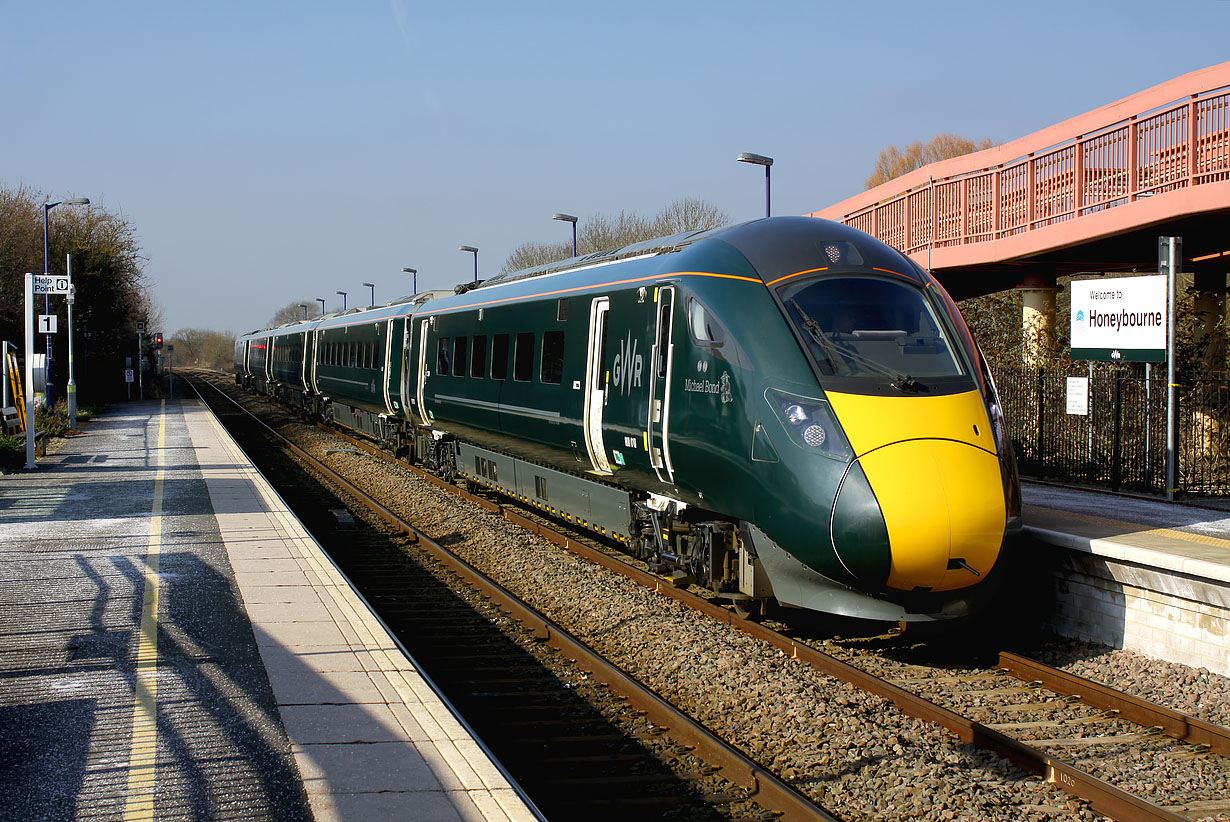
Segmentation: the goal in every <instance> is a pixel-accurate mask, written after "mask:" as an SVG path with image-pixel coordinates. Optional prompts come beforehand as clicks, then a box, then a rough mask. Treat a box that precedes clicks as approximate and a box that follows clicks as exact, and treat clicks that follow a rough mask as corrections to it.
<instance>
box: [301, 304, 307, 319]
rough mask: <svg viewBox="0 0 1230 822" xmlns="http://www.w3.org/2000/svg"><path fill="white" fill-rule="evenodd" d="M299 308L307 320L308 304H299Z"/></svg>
mask: <svg viewBox="0 0 1230 822" xmlns="http://www.w3.org/2000/svg"><path fill="white" fill-rule="evenodd" d="M299 307H300V308H302V309H303V319H305V320H306V319H307V303H299Z"/></svg>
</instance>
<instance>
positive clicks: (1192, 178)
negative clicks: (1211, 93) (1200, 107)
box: [1187, 94, 1197, 188]
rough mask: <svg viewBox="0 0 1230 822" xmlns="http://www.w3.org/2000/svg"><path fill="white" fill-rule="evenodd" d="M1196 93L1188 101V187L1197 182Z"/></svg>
mask: <svg viewBox="0 0 1230 822" xmlns="http://www.w3.org/2000/svg"><path fill="white" fill-rule="evenodd" d="M1196 131H1197V123H1196V95H1195V94H1193V95H1192V99H1191V100H1190V101H1188V103H1187V187H1188V188H1191V187H1192V186H1194V185H1195V184H1196V142H1197V141H1196V136H1197V135H1196Z"/></svg>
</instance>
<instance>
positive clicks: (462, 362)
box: [453, 337, 470, 377]
mask: <svg viewBox="0 0 1230 822" xmlns="http://www.w3.org/2000/svg"><path fill="white" fill-rule="evenodd" d="M469 342H470V338H469V337H454V338H453V376H454V377H464V376H465V375H466V359H467V357H466V347H467V345H468V344H469Z"/></svg>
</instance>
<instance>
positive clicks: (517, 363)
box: [513, 331, 534, 382]
mask: <svg viewBox="0 0 1230 822" xmlns="http://www.w3.org/2000/svg"><path fill="white" fill-rule="evenodd" d="M533 378H534V332H532V331H522V332H521V333H520V334H518V335H517V343H516V346H515V348H514V349H513V379H514V380H516V381H517V382H529V381H530V380H532V379H533Z"/></svg>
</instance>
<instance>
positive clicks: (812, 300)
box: [779, 276, 970, 394]
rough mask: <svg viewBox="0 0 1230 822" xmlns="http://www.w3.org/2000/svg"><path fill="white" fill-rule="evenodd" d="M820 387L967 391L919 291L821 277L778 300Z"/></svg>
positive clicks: (942, 330) (944, 332)
mask: <svg viewBox="0 0 1230 822" xmlns="http://www.w3.org/2000/svg"><path fill="white" fill-rule="evenodd" d="M779 294H780V296H781V298H782V302H784V303H785V305H786V310H787V312H788V313H789V315H790V317H791V319H792V320H793V321H794V323H795V325H796V327H797V328H798V331H799V333H800V336H801V337H802V339H803V341H804V342H805V344H806V346H807V350H808V353H809V354H810V355H811V357H812V358H813V360H814V362H815V364H816V367H817V369H818V370H819V373H820V377H821V382H822V383H824V382H825V377H830V378H831V381H832V384H833V385H834V386H835V387H840V388H842V389H847V390H851V391H856V392H859V391H864V390H865V391H866V392H868V393H885V392H891V393H894V394H896V393H900V392H907V393H917V392H919V391H924V392H940V393H946V392H951V391H958V390H967V388H968V383H969V382H970V377H969V375H968V373H967V370H966V368H965V366H964V364H963V362H964V361H963V359H962V358H961V357H960V356H959V355H958V353H957V348H956V346H954V344H953V339H954V338H953V337H952V335H951V333H950V331H949V329H948V328H947V327H946V326H945V325H944V324H943V322H941V320H940V315H939V313H938V312H937V311H936V306H934V305H933V304H932V301H931V299H929V297H928V294H927V293H926V292H924V291H923V290H922V289H920V288H916V287H914V286H912V285H907V284H905V283H899V282H894V281H891V280H888V279H880V278H879V277H841V276H836V277H820V278H817V279H814V280H810V281H805V282H801V283H792V284H790V285H789V286H788V287H786V288H784V289H782V291H780V292H779Z"/></svg>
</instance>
